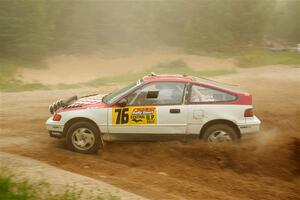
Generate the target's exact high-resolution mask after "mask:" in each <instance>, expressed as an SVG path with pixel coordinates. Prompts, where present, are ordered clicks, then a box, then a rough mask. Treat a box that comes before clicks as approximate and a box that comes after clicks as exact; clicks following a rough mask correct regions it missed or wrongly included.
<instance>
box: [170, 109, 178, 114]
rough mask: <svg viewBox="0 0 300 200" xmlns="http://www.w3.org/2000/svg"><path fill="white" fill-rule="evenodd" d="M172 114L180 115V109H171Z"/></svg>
mask: <svg viewBox="0 0 300 200" xmlns="http://www.w3.org/2000/svg"><path fill="white" fill-rule="evenodd" d="M170 113H175V114H176V113H180V109H177V108H176V109H174V108H173V109H170Z"/></svg>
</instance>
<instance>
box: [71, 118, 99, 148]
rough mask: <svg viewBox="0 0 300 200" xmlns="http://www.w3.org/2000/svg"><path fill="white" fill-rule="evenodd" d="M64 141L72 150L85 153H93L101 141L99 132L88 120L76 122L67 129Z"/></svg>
mask: <svg viewBox="0 0 300 200" xmlns="http://www.w3.org/2000/svg"><path fill="white" fill-rule="evenodd" d="M66 143H67V147H68V148H69V149H70V150H72V151H75V152H79V153H85V154H91V153H95V152H97V151H98V149H99V146H100V143H101V136H100V132H99V130H98V128H97V127H96V126H95V125H93V124H92V123H90V122H76V123H74V124H73V125H72V126H71V127H70V128H69V129H68V132H67V137H66Z"/></svg>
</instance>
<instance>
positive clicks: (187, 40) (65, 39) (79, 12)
mask: <svg viewBox="0 0 300 200" xmlns="http://www.w3.org/2000/svg"><path fill="white" fill-rule="evenodd" d="M0 7H1V9H0V30H1V31H0V44H1V48H0V58H6V59H12V60H18V61H23V62H36V61H39V60H43V59H44V58H45V57H46V56H47V55H49V54H57V53H73V54H74V53H75V54H77V53H89V52H91V51H97V50H98V49H103V48H111V49H112V50H117V49H120V48H121V49H122V48H125V50H130V49H131V48H134V47H148V46H150V47H151V46H155V45H168V46H172V47H178V48H183V49H185V50H186V51H188V52H198V51H221V52H222V51H231V50H232V49H239V48H241V47H245V46H247V45H260V44H261V42H262V41H263V40H264V39H265V38H270V39H272V40H277V39H280V40H285V41H290V42H299V40H300V35H299V34H300V29H299V28H300V25H299V18H300V15H299V13H300V12H299V9H300V1H297V0H285V1H274V0H265V1H261V0H251V1H246V0H214V1H211V0H201V1H200V0H189V1H183V0H165V1H138V2H137V1H130V0H124V1H121V2H120V1H109V0H105V1H82V0H72V1H71V0H51V1H47V0H38V1H37V0H26V1H19V0H1V1H0Z"/></svg>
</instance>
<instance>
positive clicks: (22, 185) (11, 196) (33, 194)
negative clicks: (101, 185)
mask: <svg viewBox="0 0 300 200" xmlns="http://www.w3.org/2000/svg"><path fill="white" fill-rule="evenodd" d="M75 190H76V188H72V190H70V189H68V190H66V191H65V192H64V193H63V194H52V193H51V192H50V191H49V184H47V183H41V184H39V185H34V184H30V183H29V182H28V181H18V182H17V181H14V180H13V176H9V175H4V174H3V173H1V174H0V200H79V199H81V197H82V193H81V192H77V191H76V192H74V191H75ZM88 199H91V200H92V199H96V200H106V199H107V200H120V198H119V197H116V196H113V195H109V197H108V198H106V197H103V196H97V197H89V198H88Z"/></svg>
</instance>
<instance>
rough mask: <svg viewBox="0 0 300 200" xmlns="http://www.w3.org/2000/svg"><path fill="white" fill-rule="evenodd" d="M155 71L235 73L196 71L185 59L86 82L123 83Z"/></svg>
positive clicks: (165, 72) (166, 72) (191, 73)
mask: <svg viewBox="0 0 300 200" xmlns="http://www.w3.org/2000/svg"><path fill="white" fill-rule="evenodd" d="M151 72H155V73H157V74H182V75H183V74H186V75H192V76H207V77H209V76H218V75H225V74H230V73H234V70H229V69H221V70H204V71H196V70H193V69H192V68H190V67H189V66H188V65H187V63H186V62H185V61H184V60H181V59H179V60H174V61H171V62H163V63H158V64H157V65H156V66H154V67H152V68H150V69H148V70H144V71H143V72H136V73H129V74H123V75H118V76H110V77H101V78H98V79H95V80H92V81H89V82H87V83H86V85H89V86H99V85H110V84H114V83H123V82H130V81H134V80H137V79H139V78H141V77H143V76H146V75H148V74H150V73H151Z"/></svg>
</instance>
